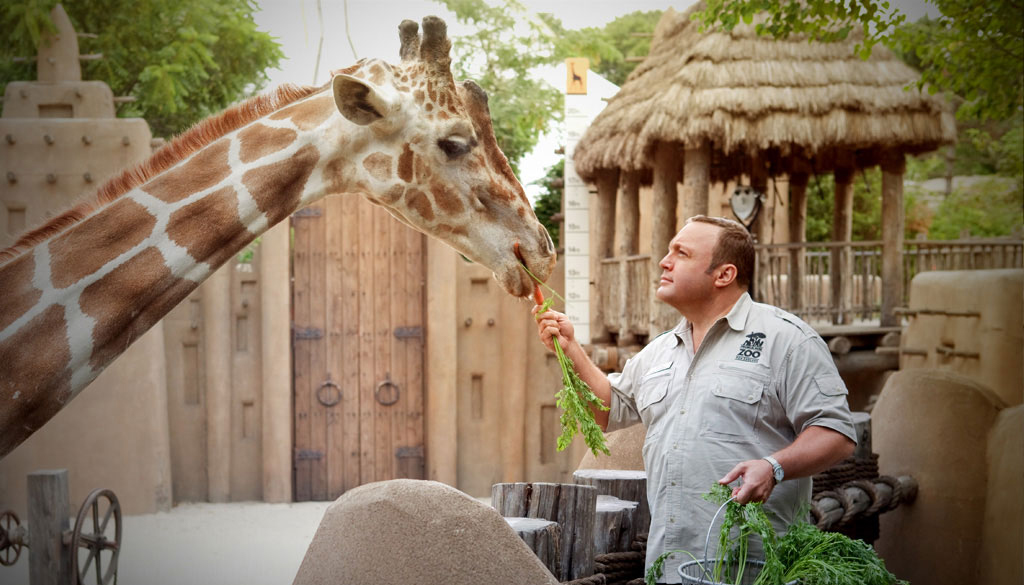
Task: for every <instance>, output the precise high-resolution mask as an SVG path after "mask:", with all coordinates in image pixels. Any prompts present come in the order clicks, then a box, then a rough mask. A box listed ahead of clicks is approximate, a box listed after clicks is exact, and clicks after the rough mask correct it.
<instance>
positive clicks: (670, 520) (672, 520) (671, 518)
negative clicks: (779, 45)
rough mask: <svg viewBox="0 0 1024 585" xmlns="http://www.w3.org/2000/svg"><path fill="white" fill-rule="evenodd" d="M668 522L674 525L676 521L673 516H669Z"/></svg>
mask: <svg viewBox="0 0 1024 585" xmlns="http://www.w3.org/2000/svg"><path fill="white" fill-rule="evenodd" d="M668 521H669V522H672V523H675V521H676V519H675V516H670V517H669V519H668Z"/></svg>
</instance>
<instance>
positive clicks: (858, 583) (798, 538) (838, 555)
mask: <svg viewBox="0 0 1024 585" xmlns="http://www.w3.org/2000/svg"><path fill="white" fill-rule="evenodd" d="M731 493H732V490H730V489H729V487H728V486H724V485H720V484H717V483H716V484H715V485H714V486H713V487H712V488H711V491H709V492H708V493H707V494H705V495H704V499H705V500H707V501H709V502H714V503H716V504H719V505H722V504H724V505H725V516H724V520H723V522H722V529H721V531H720V532H719V548H718V558H717V559H716V562H715V566H714V571H713V572H712V574H711V578H712V579H711V580H712V581H713V582H714V583H727V582H733V583H737V584H738V583H740V582H741V580H742V579H743V570H744V567H745V565H746V561H747V540H748V538H749V537H750V536H751V535H753V534H757V535H758V536H760V537H761V541H762V543H763V545H764V567H763V568H762V569H761V571H760V572H759V573H758V575H757V579H756V580H755V581H754V585H783V584H784V583H791V582H793V581H799V582H800V583H801V585H907V582H906V581H902V580H899V579H897V578H896V576H895V575H893V574H892V573H890V572H889V571H887V570H886V568H885V562H884V561H883V560H882V559H880V558H879V557H878V555H877V554H875V551H874V549H872V548H871V546H870V545H868V544H867V543H865V542H864V541H862V540H853V539H851V538H849V537H847V536H845V535H843V534H839V533H838V532H822V531H821V530H818V529H817V528H816V527H815V526H813V525H811V524H809V523H807V522H804V521H797V522H794V523H793V524H791V525H790V526H789V531H788V532H787V533H786V534H785V536H783V537H782V538H777V537H776V534H775V530H774V528H773V527H772V524H771V521H770V520H769V518H768V513H767V512H766V511H765V510H764V507H763V505H762V504H761V503H758V502H751V503H748V504H738V503H736V502H734V501H731V500H730V496H731ZM733 528H737V530H738V532H739V533H738V535H737V536H735V537H733V536H731V535H732V532H733ZM675 552H684V553H686V554H688V555H690V557H691V558H693V555H692V554H690V553H689V552H687V551H668V552H665V553H663V554H661V555H660V556H659V557H658V558H657V559H656V560H655V561H654V563H653V564H652V565H651V568H650V569H648V570H647V574H646V575H645V577H644V580H645V582H646V583H647V585H654V583H655V582H656V581H657V579H658V577H660V576H661V574H662V572H663V570H664V564H665V559H666V558H668V556H669V555H670V554H672V553H675ZM694 560H696V559H694ZM733 568H735V569H736V574H735V575H732V569H733Z"/></svg>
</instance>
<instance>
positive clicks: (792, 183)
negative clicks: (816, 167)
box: [789, 156, 811, 313]
mask: <svg viewBox="0 0 1024 585" xmlns="http://www.w3.org/2000/svg"><path fill="white" fill-rule="evenodd" d="M810 173H811V165H810V164H809V162H808V161H807V159H806V158H803V157H801V156H796V157H793V160H792V166H791V170H790V174H789V241H790V242H792V243H794V244H801V245H800V246H796V247H793V248H790V250H789V310H790V311H793V312H794V313H795V312H798V311H799V310H800V309H803V308H805V305H804V298H803V290H804V275H805V270H804V262H805V256H806V250H805V249H804V246H803V244H804V243H806V242H807V179H808V177H809V176H810Z"/></svg>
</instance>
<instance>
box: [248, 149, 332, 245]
mask: <svg viewBox="0 0 1024 585" xmlns="http://www.w3.org/2000/svg"><path fill="white" fill-rule="evenodd" d="M319 159H320V153H319V152H317V150H316V147H315V146H313V145H312V144H307V145H306V146H303V147H302V148H300V149H299V150H297V151H295V154H293V155H292V156H291V158H289V159H286V160H282V161H278V162H276V163H272V164H269V165H263V166H261V167H257V168H255V169H251V170H249V171H246V173H245V174H244V175H242V183H243V184H244V185H245V187H246V188H247V189H248V190H249V193H250V194H251V195H252V198H253V199H254V200H255V201H256V205H257V206H258V207H259V208H260V211H262V212H263V213H265V214H266V215H267V221H268V222H269V224H270V225H274V224H275V223H277V222H279V221H281V220H282V219H284V218H285V217H287V216H288V214H289V213H291V211H292V210H294V209H296V208H297V207H298V206H299V200H300V199H301V197H302V190H303V188H304V187H305V186H306V181H308V180H309V175H310V174H311V173H312V172H313V167H314V166H316V163H317V161H318V160H319Z"/></svg>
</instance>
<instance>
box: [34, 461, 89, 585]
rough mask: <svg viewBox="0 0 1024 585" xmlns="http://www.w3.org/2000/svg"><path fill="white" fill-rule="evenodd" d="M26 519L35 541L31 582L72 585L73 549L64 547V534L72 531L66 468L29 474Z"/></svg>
mask: <svg viewBox="0 0 1024 585" xmlns="http://www.w3.org/2000/svg"><path fill="white" fill-rule="evenodd" d="M27 520H28V522H27V524H28V527H29V529H30V530H31V539H32V540H31V545H32V546H31V554H29V555H28V580H29V583H31V584H32V585H66V584H68V583H71V578H72V577H71V575H72V573H71V571H72V555H70V554H69V551H68V549H69V548H70V547H68V546H66V545H65V544H64V533H65V532H67V533H69V534H70V532H71V512H70V506H69V503H68V470H67V469H54V470H46V471H36V472H33V473H30V474H28V519H27ZM92 528H93V527H92V526H83V527H82V530H83V531H91V530H92ZM76 554H77V553H76Z"/></svg>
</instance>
